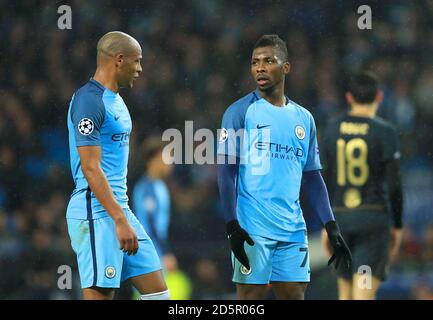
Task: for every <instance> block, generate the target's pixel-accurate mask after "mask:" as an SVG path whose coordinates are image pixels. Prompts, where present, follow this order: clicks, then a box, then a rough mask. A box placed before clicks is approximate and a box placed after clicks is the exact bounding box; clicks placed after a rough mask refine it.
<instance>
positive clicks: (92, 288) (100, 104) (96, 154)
mask: <svg viewBox="0 0 433 320" xmlns="http://www.w3.org/2000/svg"><path fill="white" fill-rule="evenodd" d="M97 51H98V54H97V70H96V73H95V75H94V77H93V78H92V79H90V81H89V82H88V83H87V84H85V85H84V86H83V87H81V88H80V89H78V90H77V91H76V92H75V94H74V95H73V97H72V101H71V103H70V107H69V112H68V130H69V149H70V156H71V170H72V176H73V179H74V182H75V189H74V191H73V192H72V195H71V199H70V201H69V204H68V208H67V214H66V218H67V223H68V230H69V235H70V238H71V244H72V248H73V250H74V251H75V253H76V254H77V260H78V269H79V273H80V279H81V286H82V288H83V298H84V299H112V298H113V296H114V289H115V288H119V287H120V283H121V282H122V281H124V280H128V279H129V280H130V281H131V282H132V284H133V285H134V286H135V287H136V288H137V290H138V291H139V292H140V294H141V296H140V298H141V299H143V300H145V299H146V300H155V299H168V298H169V292H168V289H167V286H166V284H165V281H164V278H163V275H162V272H161V265H160V262H159V258H158V255H157V253H156V250H155V247H154V245H153V243H152V241H151V239H150V238H149V237H148V235H147V234H146V232H145V231H144V229H143V227H142V225H141V224H140V223H139V222H138V220H137V219H136V217H135V216H134V214H133V213H132V212H131V210H130V209H129V206H128V197H127V195H126V190H127V187H126V176H127V166H128V154H129V135H130V134H131V130H132V122H131V117H130V115H129V112H128V109H127V107H126V105H125V103H124V101H123V99H122V97H121V96H120V95H119V89H120V88H121V87H129V88H131V87H132V86H133V82H134V80H135V79H136V78H137V77H138V76H139V74H140V73H141V71H142V69H141V65H140V60H141V47H140V45H139V44H138V42H137V41H136V40H135V39H134V38H132V37H131V36H129V35H127V34H125V33H122V32H117V31H115V32H109V33H107V34H105V35H104V36H103V37H102V38H101V39H100V40H99V42H98V46H97Z"/></svg>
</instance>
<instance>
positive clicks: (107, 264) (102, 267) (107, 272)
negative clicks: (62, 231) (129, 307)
mask: <svg viewBox="0 0 433 320" xmlns="http://www.w3.org/2000/svg"><path fill="white" fill-rule="evenodd" d="M67 224H68V232H69V236H70V238H71V244H72V248H73V250H74V252H75V253H76V255H77V262H78V271H79V274H80V281H81V287H82V288H83V289H84V288H92V287H98V288H119V287H120V275H121V272H122V262H123V252H122V251H121V250H120V247H119V242H118V240H117V237H116V230H115V226H114V222H113V219H111V217H103V218H99V219H94V220H84V219H83V220H82V219H67ZM102 291H104V292H105V290H102ZM102 291H101V292H102Z"/></svg>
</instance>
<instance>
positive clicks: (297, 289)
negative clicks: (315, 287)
mask: <svg viewBox="0 0 433 320" xmlns="http://www.w3.org/2000/svg"><path fill="white" fill-rule="evenodd" d="M307 285H308V283H307V282H272V289H273V290H274V293H275V296H276V297H277V299H279V300H304V294H305V290H306V289H307Z"/></svg>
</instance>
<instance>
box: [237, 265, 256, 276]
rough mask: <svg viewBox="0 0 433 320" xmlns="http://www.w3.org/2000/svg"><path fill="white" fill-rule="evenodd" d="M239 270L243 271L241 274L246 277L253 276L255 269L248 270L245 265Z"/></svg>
mask: <svg viewBox="0 0 433 320" xmlns="http://www.w3.org/2000/svg"><path fill="white" fill-rule="evenodd" d="M239 270H240V271H241V273H242V274H243V275H244V276H248V275H250V274H251V272H252V271H253V269H252V268H251V267H250V269H249V270H248V269H247V268H246V267H244V266H243V265H241V267H240V268H239Z"/></svg>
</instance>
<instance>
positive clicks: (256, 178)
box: [218, 35, 351, 299]
mask: <svg viewBox="0 0 433 320" xmlns="http://www.w3.org/2000/svg"><path fill="white" fill-rule="evenodd" d="M289 71H290V64H289V62H288V54H287V48H286V44H285V43H284V41H283V40H281V39H280V38H279V37H278V36H276V35H267V36H263V37H262V38H260V39H259V40H258V42H257V43H256V45H255V47H254V51H253V54H252V59H251V72H252V75H253V77H254V79H255V80H256V83H257V86H258V88H257V90H255V91H254V92H252V93H250V94H248V95H247V96H245V97H243V98H241V99H240V100H238V101H236V102H235V103H233V104H232V105H231V106H230V107H229V108H228V109H227V110H226V112H225V113H224V116H223V120H222V129H221V135H220V139H219V146H218V163H219V165H218V184H219V189H220V196H221V201H222V205H223V209H224V214H225V220H226V224H227V234H228V236H229V239H230V244H231V248H232V251H233V268H234V274H233V281H234V282H235V283H236V287H237V294H238V297H239V298H240V299H263V298H264V297H265V295H266V291H267V285H268V284H269V283H272V288H273V289H274V292H275V294H276V296H277V298H279V299H303V298H304V291H305V289H306V286H307V283H308V282H309V281H310V270H309V256H308V243H307V233H306V232H307V230H306V225H305V221H304V218H303V214H302V210H301V206H300V201H299V197H300V190H301V183H302V189H303V191H304V192H305V193H306V197H307V199H308V201H309V204H310V207H311V208H312V209H313V210H314V211H315V213H316V214H317V215H319V216H320V218H321V221H322V223H323V224H324V225H325V228H326V230H327V232H328V236H329V239H330V243H331V244H332V246H333V249H334V256H333V257H332V258H331V260H330V261H329V263H332V261H333V260H334V259H336V264H337V265H338V264H339V263H340V260H341V261H343V262H344V263H345V265H347V266H349V265H350V263H351V255H350V251H349V249H348V248H347V246H346V244H345V242H344V240H343V238H342V237H341V234H340V231H339V228H338V225H337V224H336V222H335V219H334V217H333V214H332V211H331V207H330V204H329V199H328V193H327V190H326V186H325V184H324V182H323V179H322V176H321V174H320V169H321V165H320V159H319V149H318V145H317V138H316V128H315V124H314V119H313V117H312V115H311V114H310V112H308V111H307V110H306V109H304V108H303V107H301V106H299V105H298V104H296V103H295V102H293V101H291V100H289V99H288V98H287V97H286V96H285V95H284V80H285V76H286V75H287V74H288V73H289ZM245 242H246V243H245Z"/></svg>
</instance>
